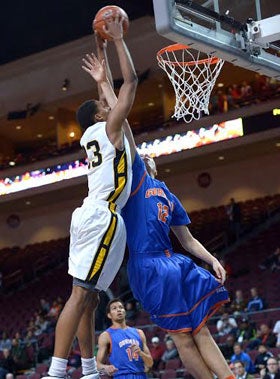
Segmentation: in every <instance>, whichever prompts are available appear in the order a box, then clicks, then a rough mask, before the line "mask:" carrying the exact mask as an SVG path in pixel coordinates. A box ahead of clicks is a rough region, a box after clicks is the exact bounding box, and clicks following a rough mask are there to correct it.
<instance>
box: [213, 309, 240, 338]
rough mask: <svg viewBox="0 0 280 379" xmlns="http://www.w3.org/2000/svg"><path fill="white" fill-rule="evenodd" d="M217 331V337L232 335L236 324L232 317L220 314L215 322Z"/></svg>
mask: <svg viewBox="0 0 280 379" xmlns="http://www.w3.org/2000/svg"><path fill="white" fill-rule="evenodd" d="M216 326H217V330H218V335H219V336H225V335H227V334H230V333H234V332H235V331H236V328H237V323H236V321H235V318H234V317H230V316H229V314H228V313H227V312H225V313H223V314H222V317H221V318H220V320H218V321H217V325H216Z"/></svg>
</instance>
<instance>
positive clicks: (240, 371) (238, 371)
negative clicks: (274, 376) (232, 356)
mask: <svg viewBox="0 0 280 379" xmlns="http://www.w3.org/2000/svg"><path fill="white" fill-rule="evenodd" d="M233 368H234V373H235V377H236V379H253V378H254V376H253V375H250V374H249V373H248V372H246V370H245V365H244V363H243V362H242V361H236V362H234V364H233Z"/></svg>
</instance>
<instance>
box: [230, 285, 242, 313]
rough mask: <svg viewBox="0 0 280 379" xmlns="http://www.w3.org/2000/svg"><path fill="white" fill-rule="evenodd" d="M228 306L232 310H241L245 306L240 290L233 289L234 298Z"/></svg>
mask: <svg viewBox="0 0 280 379" xmlns="http://www.w3.org/2000/svg"><path fill="white" fill-rule="evenodd" d="M230 308H231V310H232V312H243V311H244V309H245V308H246V302H245V300H244V297H243V292H242V290H236V291H235V298H234V299H233V300H232V302H231V304H230Z"/></svg>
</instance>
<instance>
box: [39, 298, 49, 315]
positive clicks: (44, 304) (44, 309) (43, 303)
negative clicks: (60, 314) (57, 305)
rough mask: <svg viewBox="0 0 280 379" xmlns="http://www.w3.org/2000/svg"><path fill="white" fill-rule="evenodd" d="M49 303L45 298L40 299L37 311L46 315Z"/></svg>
mask: <svg viewBox="0 0 280 379" xmlns="http://www.w3.org/2000/svg"><path fill="white" fill-rule="evenodd" d="M50 308H51V307H50V304H49V303H48V302H47V301H46V300H45V299H43V298H42V299H40V311H39V313H41V314H43V315H47V314H48V313H49V311H50Z"/></svg>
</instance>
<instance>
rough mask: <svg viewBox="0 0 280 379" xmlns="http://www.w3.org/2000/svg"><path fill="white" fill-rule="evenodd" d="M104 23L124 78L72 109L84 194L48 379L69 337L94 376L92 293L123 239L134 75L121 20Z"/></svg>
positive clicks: (60, 367) (110, 272) (59, 367)
mask: <svg viewBox="0 0 280 379" xmlns="http://www.w3.org/2000/svg"><path fill="white" fill-rule="evenodd" d="M105 21H106V28H107V32H108V34H109V35H110V36H111V37H112V38H113V41H114V44H115V47H116V50H117V54H118V57H119V61H120V66H121V70H122V75H123V80H124V82H123V85H122V86H121V88H120V92H119V96H118V99H117V102H115V101H114V102H112V104H110V103H109V106H108V105H107V103H106V102H104V101H100V100H99V101H96V100H89V101H86V102H85V103H84V104H82V105H81V106H80V108H79V109H78V111H77V119H78V122H79V123H80V125H81V127H82V128H83V129H84V130H85V132H84V134H83V136H82V138H81V145H82V146H83V147H84V148H85V150H86V153H87V156H88V187H89V193H88V197H87V198H86V199H85V200H84V202H83V205H82V207H80V208H77V209H76V210H75V211H74V212H73V215H72V221H71V229H70V254H69V274H70V275H72V276H73V289H72V293H71V296H70V298H69V300H68V301H67V303H66V304H65V307H64V309H63V311H62V313H61V315H60V317H59V320H58V323H57V326H56V334H55V348H54V356H53V357H52V362H51V366H50V368H49V372H48V374H49V377H48V378H50V377H53V378H63V377H65V375H66V366H67V358H68V354H69V351H70V348H71V344H72V342H73V339H74V337H75V335H77V337H78V340H79V345H80V349H81V356H82V369H83V375H84V376H83V377H84V378H86V379H97V378H99V374H98V372H97V369H96V362H95V358H93V342H94V326H93V319H94V310H95V308H96V306H97V304H98V292H99V291H101V290H106V289H107V288H108V286H109V285H110V284H111V282H112V281H113V279H114V277H115V275H116V273H117V271H118V269H119V267H120V265H121V262H122V260H123V255H124V249H125V243H126V231H125V226H124V222H123V220H122V218H121V216H120V214H119V211H120V209H121V208H122V207H123V206H124V205H125V203H126V201H127V199H128V196H129V194H130V187H131V177H132V173H131V156H130V149H129V146H128V142H127V140H126V138H125V136H124V133H123V130H122V126H123V123H124V121H125V119H126V117H127V116H128V113H129V111H130V109H131V107H132V104H133V101H134V97H135V92H136V87H137V76H136V72H135V69H134V66H133V63H132V60H131V58H130V54H129V52H128V50H127V48H126V45H125V43H124V41H123V29H122V19H118V18H116V19H114V20H105ZM89 62H90V64H89ZM96 64H98V65H100V63H99V62H98V60H97V58H96V57H95V56H94V55H93V54H92V55H87V59H84V66H83V69H84V70H85V71H86V72H88V73H89V74H90V75H91V76H92V77H93V78H94V80H95V81H96V82H97V83H98V85H99V86H100V88H101V90H102V91H106V89H107V86H110V83H109V82H108V80H107V77H106V72H105V70H103V71H102V70H101V71H96V70H94V69H91V67H93V68H94V66H95V65H96ZM102 64H103V65H105V63H104V62H103V63H102ZM100 73H101V75H100Z"/></svg>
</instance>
